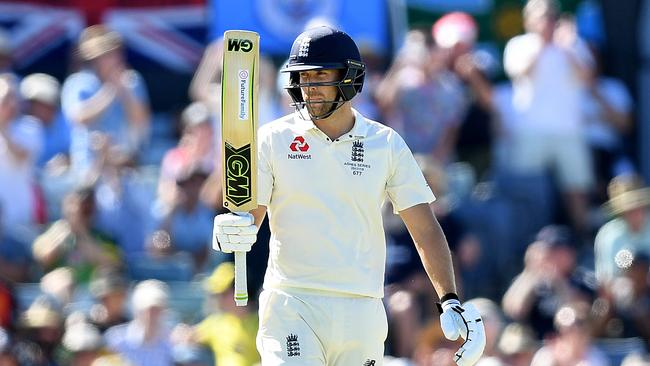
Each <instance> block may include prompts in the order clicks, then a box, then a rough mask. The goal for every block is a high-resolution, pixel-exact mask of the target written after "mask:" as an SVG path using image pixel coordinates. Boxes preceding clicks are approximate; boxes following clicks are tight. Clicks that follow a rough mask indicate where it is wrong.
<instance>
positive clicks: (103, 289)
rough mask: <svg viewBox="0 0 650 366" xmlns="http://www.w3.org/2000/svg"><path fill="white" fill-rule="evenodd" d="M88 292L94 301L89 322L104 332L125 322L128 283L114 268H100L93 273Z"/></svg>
mask: <svg viewBox="0 0 650 366" xmlns="http://www.w3.org/2000/svg"><path fill="white" fill-rule="evenodd" d="M88 289H89V290H90V294H91V295H92V296H93V298H94V299H95V301H96V303H95V304H94V305H92V306H91V308H90V310H89V314H88V317H89V320H90V322H91V323H92V324H93V325H94V326H96V327H97V329H99V331H100V332H101V333H104V332H105V331H106V330H107V329H108V328H110V327H112V326H115V325H119V324H123V323H126V322H127V321H128V320H129V318H128V317H127V316H126V306H125V303H126V299H127V290H128V283H127V281H126V278H124V276H123V275H122V274H121V273H120V272H119V271H117V270H115V269H109V268H107V269H101V270H100V271H97V272H96V273H94V274H93V277H92V279H91V281H90V285H89V288H88Z"/></svg>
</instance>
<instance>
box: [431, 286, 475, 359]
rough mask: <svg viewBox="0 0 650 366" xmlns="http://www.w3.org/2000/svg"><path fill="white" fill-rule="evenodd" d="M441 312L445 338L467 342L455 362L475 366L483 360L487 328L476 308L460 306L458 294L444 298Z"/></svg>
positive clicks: (457, 354)
mask: <svg viewBox="0 0 650 366" xmlns="http://www.w3.org/2000/svg"><path fill="white" fill-rule="evenodd" d="M438 310H440V327H441V328H442V332H443V333H444V334H445V337H446V338H447V339H449V340H451V341H455V340H456V339H458V337H459V336H460V337H462V338H463V339H464V340H465V342H463V345H462V346H461V347H460V348H459V349H458V351H456V354H455V355H454V361H455V362H456V364H457V365H459V366H471V365H474V364H475V363H476V362H478V360H479V359H480V358H481V355H482V354H483V349H484V348H485V328H484V327H483V320H482V319H481V314H479V312H478V310H476V307H474V305H472V304H466V305H465V306H463V305H461V304H460V301H459V300H458V296H457V295H456V294H447V295H445V296H443V297H442V304H438Z"/></svg>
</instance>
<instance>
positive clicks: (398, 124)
mask: <svg viewBox="0 0 650 366" xmlns="http://www.w3.org/2000/svg"><path fill="white" fill-rule="evenodd" d="M448 57H449V53H447V52H446V51H444V50H441V49H439V48H435V49H430V48H429V47H428V46H427V44H426V42H425V36H424V34H422V33H421V32H418V31H412V32H410V33H409V35H408V36H407V39H406V41H405V43H404V46H403V48H402V49H401V50H400V51H399V53H398V54H397V56H396V57H395V60H394V61H393V65H392V66H391V68H390V69H389V71H388V72H387V74H386V77H385V78H384V80H383V81H382V82H381V83H380V85H379V86H378V89H377V97H378V98H379V104H380V107H381V108H382V110H383V114H384V115H385V116H386V117H387V119H388V124H389V125H391V127H393V128H394V129H395V130H397V131H398V132H399V133H400V135H401V136H403V137H404V140H405V141H406V143H407V144H408V145H409V147H410V148H411V150H412V151H413V153H419V154H428V155H431V156H432V157H433V158H434V159H436V160H437V161H439V162H441V163H446V162H448V161H449V160H450V158H451V155H452V154H453V152H454V149H455V143H456V137H457V136H456V134H457V131H458V126H459V124H460V122H461V120H462V118H463V116H464V113H465V109H466V107H467V105H466V104H467V103H466V95H465V93H464V92H465V90H464V88H463V85H462V83H461V81H460V80H459V79H458V78H457V77H456V75H455V74H453V73H452V72H450V71H449V70H448V69H447V63H448Z"/></svg>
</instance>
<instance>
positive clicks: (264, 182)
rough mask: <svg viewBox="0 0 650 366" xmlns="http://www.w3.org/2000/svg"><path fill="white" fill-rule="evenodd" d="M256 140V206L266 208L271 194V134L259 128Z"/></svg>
mask: <svg viewBox="0 0 650 366" xmlns="http://www.w3.org/2000/svg"><path fill="white" fill-rule="evenodd" d="M258 135H259V136H258V140H257V204H258V205H263V206H268V205H269V204H270V203H271V193H272V192H273V180H274V179H273V167H272V163H271V157H272V149H271V133H270V131H269V129H266V128H261V129H260V130H259V133H258Z"/></svg>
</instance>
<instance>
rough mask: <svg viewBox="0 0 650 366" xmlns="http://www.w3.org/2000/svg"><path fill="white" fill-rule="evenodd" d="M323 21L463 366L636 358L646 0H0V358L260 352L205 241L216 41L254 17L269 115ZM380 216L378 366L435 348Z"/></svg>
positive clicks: (428, 355)
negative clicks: (473, 342) (342, 47)
mask: <svg viewBox="0 0 650 366" xmlns="http://www.w3.org/2000/svg"><path fill="white" fill-rule="evenodd" d="M321 24H329V25H333V26H335V27H338V28H341V29H343V30H345V31H346V32H347V33H349V34H350V35H351V36H352V37H353V38H354V39H355V41H356V42H357V44H358V46H359V48H360V50H361V53H362V58H363V61H364V62H365V63H366V65H367V67H366V78H365V84H364V88H363V92H362V93H361V94H360V95H359V96H357V97H356V98H355V99H354V100H353V104H354V106H355V108H356V109H358V110H359V111H361V112H362V113H363V114H364V115H366V116H367V117H369V118H371V119H375V120H377V121H380V122H381V123H384V124H386V125H388V126H390V127H392V128H393V129H395V130H397V131H398V132H399V133H400V134H401V135H402V136H403V137H404V139H405V140H406V142H407V143H408V145H409V146H410V148H411V150H412V151H413V153H414V154H415V155H416V159H417V160H418V163H419V164H420V167H421V168H422V171H423V172H424V174H425V176H426V178H427V180H428V182H429V185H430V186H431V187H432V189H433V191H434V193H435V194H436V196H437V198H438V199H437V201H436V202H434V203H433V204H432V205H431V209H432V210H433V211H434V212H435V214H436V216H437V217H438V219H439V221H440V222H441V225H442V226H443V229H444V230H445V233H446V235H447V239H448V241H449V243H450V247H451V249H452V252H453V257H454V265H455V270H456V277H457V281H458V284H459V292H460V295H461V298H462V299H464V300H469V301H471V302H473V303H474V304H475V305H476V306H477V307H478V308H479V310H480V311H481V313H482V315H483V319H484V321H485V326H486V331H487V334H488V344H487V347H486V352H485V356H484V358H483V359H482V360H481V361H480V363H479V365H482V366H486V365H509V366H519V365H557V366H564V365H567V366H569V365H571V366H573V365H624V366H635V365H636V366H639V365H645V366H647V365H650V358H649V357H650V356H649V355H648V352H649V350H650V277H649V274H648V273H649V270H650V211H649V210H650V188H648V186H647V183H646V182H648V181H649V180H650V102H649V101H650V1H648V0H625V1H621V0H618V1H614V0H564V1H555V0H529V1H524V0H453V1H443V0H363V1H345V0H320V1H312V0H238V1H236V2H235V1H226V0H213V1H206V0H131V1H118V0H112V1H111V0H101V1H90V2H88V1H76V0H69V1H68V0H61V1H21V2H18V1H16V2H7V1H5V2H0V366H4V365H75V366H77V365H78V366H84V365H136V366H139V365H156V366H159V365H215V364H216V365H254V364H257V363H258V362H259V356H258V355H257V352H256V350H255V339H254V338H255V333H256V330H257V314H256V304H255V301H252V303H251V304H250V305H249V306H248V307H246V308H238V307H235V306H234V302H233V301H232V280H233V268H232V263H231V261H232V258H231V257H230V256H228V255H224V254H222V253H216V252H214V251H212V250H211V248H210V245H211V237H210V236H211V232H212V231H211V230H212V219H213V217H214V215H215V214H217V213H220V212H223V211H224V209H223V207H221V186H220V184H221V183H220V182H221V180H220V179H221V177H220V167H219V164H220V163H219V148H218V147H219V124H220V116H219V108H220V106H219V100H220V93H221V87H220V85H219V82H220V72H221V70H220V68H221V65H220V63H221V40H220V38H221V36H222V35H223V32H224V31H225V30H228V29H248V30H254V31H257V32H258V33H260V36H261V48H262V54H263V55H262V56H263V57H262V62H261V74H260V75H261V78H260V84H261V85H260V98H259V101H260V106H259V111H260V116H259V119H260V124H264V123H269V122H271V121H272V120H274V119H275V118H278V117H280V116H282V115H284V114H287V113H290V112H292V110H291V107H290V106H289V98H287V96H288V95H287V94H286V92H285V91H284V89H283V86H284V85H285V84H286V83H287V80H285V79H284V78H283V77H282V76H280V75H279V74H278V72H277V71H278V69H279V68H281V67H282V66H283V64H284V62H285V60H286V58H287V55H288V53H289V50H290V47H291V43H292V42H293V40H294V38H295V37H296V36H297V35H298V34H299V33H301V32H302V31H303V30H304V29H306V28H309V27H312V26H316V25H321ZM385 211H386V212H385V215H384V224H385V229H386V243H387V247H388V250H387V266H386V273H385V279H386V288H385V293H386V297H385V304H386V308H387V313H388V316H389V328H390V331H389V339H388V342H387V344H386V359H385V361H384V364H386V365H418V366H420V365H451V364H452V363H451V362H452V361H451V359H452V355H453V352H454V351H455V350H456V349H457V347H458V344H453V343H450V342H448V341H446V340H445V339H444V337H443V335H442V332H441V330H440V328H439V325H438V323H437V322H438V315H437V312H436V310H435V306H434V303H435V301H436V300H437V295H436V294H435V292H434V291H433V289H432V288H431V285H430V283H429V282H428V279H427V278H426V275H425V273H424V271H423V269H422V267H421V264H420V262H419V258H418V257H417V253H416V251H415V249H414V247H413V244H412V242H411V239H410V237H409V235H408V232H407V231H406V229H405V228H404V226H403V224H402V223H401V220H400V219H399V218H398V216H395V215H393V214H392V210H391V209H390V208H386V210H385ZM268 236H269V233H268V226H267V225H266V224H265V225H264V226H263V227H262V228H261V230H260V234H259V238H258V243H257V244H256V245H255V246H254V249H253V251H252V252H251V253H250V254H249V261H248V262H249V267H248V271H249V287H250V292H251V293H252V294H256V293H258V291H259V289H260V286H261V283H262V279H263V275H264V271H265V267H266V260H267V257H268ZM252 298H255V296H252Z"/></svg>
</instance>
